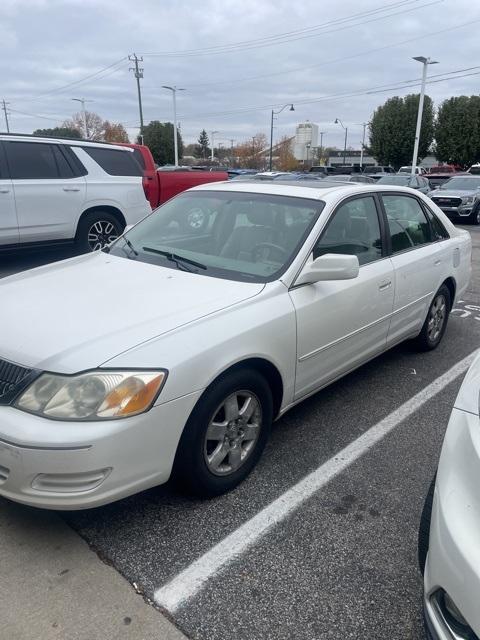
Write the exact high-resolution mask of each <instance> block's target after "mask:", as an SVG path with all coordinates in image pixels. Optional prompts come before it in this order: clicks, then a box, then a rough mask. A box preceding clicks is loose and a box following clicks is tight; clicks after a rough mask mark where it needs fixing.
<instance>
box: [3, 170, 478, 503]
mask: <svg viewBox="0 0 480 640" xmlns="http://www.w3.org/2000/svg"><path fill="white" fill-rule="evenodd" d="M192 211H196V212H198V213H199V215H198V216H197V218H198V220H199V223H198V224H196V225H191V224H188V221H187V216H191V212H192ZM188 219H190V218H188ZM470 253H471V241H470V236H469V234H468V233H467V232H465V231H462V230H460V229H456V228H455V227H454V226H453V225H452V224H451V223H450V222H449V220H448V219H447V218H446V216H445V215H444V214H443V213H442V212H441V211H440V209H438V208H437V207H436V206H435V205H434V204H433V203H432V202H431V200H429V199H428V198H426V197H424V196H422V195H421V194H419V193H417V192H414V191H412V190H409V189H404V188H403V189H402V188H396V187H385V186H383V185H382V186H376V185H356V184H351V185H350V184H349V185H339V184H338V183H329V182H328V181H327V180H325V181H323V182H321V183H315V184H313V185H312V186H310V185H307V184H302V185H301V186H296V185H292V183H288V184H280V183H278V182H275V183H271V184H268V183H258V184H257V183H252V182H245V183H241V182H236V183H221V184H219V183H215V184H207V185H204V186H202V187H198V188H196V189H193V190H190V191H187V192H184V193H183V194H181V195H179V196H177V197H176V198H174V199H173V200H171V201H169V202H168V203H166V204H165V205H164V206H162V207H161V208H159V209H158V210H157V211H156V212H155V213H154V214H153V215H150V216H149V217H148V218H145V219H144V220H143V221H141V222H140V223H138V224H137V225H135V226H134V227H133V228H132V229H130V230H129V231H127V233H125V234H124V236H122V237H121V238H119V239H118V240H117V241H116V242H114V243H113V244H111V245H110V246H109V247H107V248H106V249H105V250H103V251H98V252H95V253H93V254H88V255H83V256H80V257H76V258H73V259H70V260H67V261H64V262H60V263H56V264H52V265H47V266H44V267H40V268H38V269H34V270H32V271H28V272H24V273H20V274H17V275H14V276H11V277H8V278H5V279H4V280H1V281H0V494H1V495H4V496H6V497H8V498H11V499H12V500H17V501H19V502H23V503H26V504H29V505H36V506H39V507H48V508H57V509H79V508H86V507H91V506H95V505H100V504H104V503H107V502H110V501H112V500H117V499H119V498H122V497H124V496H127V495H130V494H133V493H135V492H138V491H141V490H143V489H146V488H148V487H152V486H155V485H158V484H161V483H163V482H166V481H167V480H168V479H169V477H170V476H171V475H172V474H173V475H174V476H175V477H176V478H178V479H179V480H180V481H181V482H182V483H183V484H184V485H186V486H187V487H189V488H190V489H191V490H193V491H195V492H196V493H198V494H201V495H207V496H208V495H209V496H211V495H216V494H220V493H222V492H225V491H228V490H229V489H231V488H233V487H235V486H236V485H237V484H238V483H239V482H240V481H241V480H242V479H243V478H245V476H246V475H247V474H248V473H249V472H250V471H251V469H252V468H253V467H254V465H255V464H256V462H257V461H258V459H259V457H260V455H261V453H262V450H263V448H264V447H265V443H266V441H267V438H268V435H269V430H270V426H271V423H272V421H273V420H274V419H276V418H278V417H279V416H280V415H282V414H283V413H284V412H285V411H287V410H288V409H289V408H290V407H292V406H293V405H295V404H296V403H298V402H300V401H301V400H303V399H304V398H306V397H307V396H309V395H311V394H313V393H315V392H316V391H318V390H319V389H321V388H322V387H325V386H326V385H328V384H330V383H331V382H333V381H334V380H336V379H338V378H339V377H341V376H343V375H345V374H346V373H348V372H349V371H352V370H353V369H355V368H356V367H358V366H360V365H362V364H363V363H365V362H366V361H368V360H370V359H371V358H373V357H375V356H377V355H378V354H380V353H382V352H383V351H385V350H386V349H389V348H390V347H392V346H393V345H395V344H398V343H399V342H401V341H402V340H406V339H409V338H414V339H416V341H417V344H418V346H419V347H420V348H421V349H434V348H435V347H436V346H437V345H438V344H439V342H440V340H441V339H442V336H443V334H444V332H445V328H446V324H447V320H448V314H449V311H450V309H451V307H452V305H453V303H454V300H455V299H456V298H457V297H458V296H461V295H462V293H463V292H464V290H465V288H466V287H467V283H468V280H469V276H470Z"/></svg>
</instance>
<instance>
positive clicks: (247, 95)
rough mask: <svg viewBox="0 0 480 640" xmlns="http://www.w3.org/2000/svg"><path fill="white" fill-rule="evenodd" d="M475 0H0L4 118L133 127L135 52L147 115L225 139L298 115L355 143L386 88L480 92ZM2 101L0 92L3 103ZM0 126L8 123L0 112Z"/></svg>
mask: <svg viewBox="0 0 480 640" xmlns="http://www.w3.org/2000/svg"><path fill="white" fill-rule="evenodd" d="M479 32H480V0H361V2H359V1H358V0H341V1H340V2H334V1H332V0H297V2H292V0H242V1H241V2H240V1H239V0H201V1H199V0H135V1H134V2H133V1H132V0H128V1H127V0H0V51H1V54H2V55H0V100H2V99H4V100H5V101H6V102H8V105H7V107H8V114H9V121H10V130H11V131H16V132H22V133H30V132H32V131H33V130H34V129H37V128H46V127H54V126H58V125H60V124H61V123H62V122H63V120H65V119H67V118H69V117H71V116H72V114H73V113H74V112H76V111H78V106H79V103H78V102H73V101H72V98H85V99H86V100H89V101H91V102H87V103H86V107H87V109H89V110H91V111H95V112H96V113H98V114H99V115H100V116H102V118H104V119H108V120H110V121H114V122H122V123H123V124H124V125H125V127H126V128H127V131H128V132H129V134H130V136H131V137H132V139H133V137H134V136H135V134H136V133H138V127H139V113H138V100H137V89H136V83H135V78H134V75H133V73H132V72H131V71H130V70H129V68H130V67H131V66H132V63H131V62H129V60H128V56H129V55H132V54H133V53H136V54H137V55H138V56H141V57H143V62H141V63H140V65H141V67H142V68H143V69H144V78H143V79H142V80H141V87H142V99H143V112H144V121H145V123H148V122H149V121H150V120H160V121H162V122H165V121H173V105H172V94H171V92H170V91H167V90H165V89H163V88H162V85H171V86H173V85H175V86H177V87H179V88H182V89H184V91H179V92H178V93H177V114H178V120H179V122H180V126H181V131H182V135H183V139H184V142H185V143H187V144H188V143H190V142H196V140H197V138H198V135H199V132H200V131H201V130H202V129H203V128H205V129H206V130H207V132H211V131H216V132H217V133H215V134H214V139H215V146H217V144H218V143H220V144H222V145H224V146H226V147H229V146H230V145H231V144H232V140H233V144H238V143H241V142H244V141H245V140H246V139H248V138H250V139H251V137H252V136H254V135H255V134H257V133H260V132H262V133H265V134H266V135H267V137H269V136H270V118H271V110H272V109H275V110H276V111H278V110H279V109H281V108H282V106H283V105H285V104H289V103H293V105H294V109H295V111H293V112H292V111H290V110H289V109H285V110H284V111H282V113H280V114H278V116H276V119H275V128H274V140H278V139H279V138H280V137H281V136H284V135H289V136H292V135H294V133H295V125H296V124H297V123H299V122H305V121H307V120H309V121H311V122H314V123H316V124H318V125H319V127H320V130H321V131H324V132H325V134H324V144H325V145H327V146H334V147H335V146H336V147H339V148H342V147H343V140H344V137H343V136H344V131H343V129H342V127H341V125H340V124H335V123H334V121H335V119H336V118H339V119H340V120H341V121H342V122H343V124H344V126H346V127H348V146H351V147H353V148H357V149H358V148H360V145H361V141H362V132H363V126H362V123H364V122H368V121H369V119H370V118H371V116H372V114H373V112H374V110H375V109H376V108H377V107H378V106H379V105H381V104H383V102H384V101H385V100H387V99H388V98H389V97H391V96H393V95H400V96H402V95H406V94H408V93H415V92H418V91H419V86H418V85H419V83H420V78H421V73H422V65H421V64H420V63H419V62H416V61H414V60H412V57H413V56H425V57H430V58H431V60H435V61H438V64H435V65H429V67H428V74H429V78H430V83H429V84H428V85H427V93H428V95H430V96H431V98H432V99H433V101H434V103H435V105H439V104H440V103H441V102H442V100H445V99H446V98H448V97H450V96H457V95H472V94H474V93H479V90H478V87H479V85H480V58H479V56H478V52H479V48H478V34H479ZM0 106H1V105H0ZM0 130H2V131H4V130H5V123H4V118H3V111H0Z"/></svg>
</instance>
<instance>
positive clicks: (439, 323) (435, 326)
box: [416, 284, 452, 351]
mask: <svg viewBox="0 0 480 640" xmlns="http://www.w3.org/2000/svg"><path fill="white" fill-rule="evenodd" d="M451 306H452V304H451V299H450V291H449V289H448V287H447V286H446V285H444V284H442V286H441V287H440V289H439V290H438V291H437V293H436V294H435V296H434V298H433V300H432V304H431V305H430V307H429V309H428V313H427V317H426V318H425V322H424V323H423V327H422V330H421V332H420V335H419V336H418V337H417V338H416V344H417V347H418V348H419V349H420V350H421V351H431V350H432V349H435V348H436V347H438V345H439V344H440V341H441V339H442V338H443V334H444V333H445V329H446V328H447V322H448V314H449V313H450V308H451Z"/></svg>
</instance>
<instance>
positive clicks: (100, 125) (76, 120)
mask: <svg viewBox="0 0 480 640" xmlns="http://www.w3.org/2000/svg"><path fill="white" fill-rule="evenodd" d="M85 118H86V121H87V131H85V124H84V120H83V113H75V114H73V116H72V118H71V120H65V122H64V123H63V125H62V126H63V127H68V128H69V129H77V131H79V132H80V133H81V134H82V138H87V139H88V140H94V141H100V140H103V139H104V135H105V123H104V121H103V120H102V118H101V117H100V116H99V115H98V113H94V112H93V111H85Z"/></svg>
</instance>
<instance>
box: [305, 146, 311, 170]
mask: <svg viewBox="0 0 480 640" xmlns="http://www.w3.org/2000/svg"><path fill="white" fill-rule="evenodd" d="M310 146H311V144H310V142H307V143H306V144H305V151H306V152H307V158H306V162H307V167H308V152H309V151H310Z"/></svg>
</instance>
